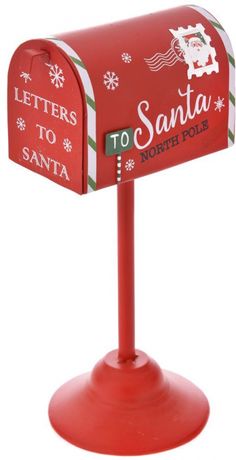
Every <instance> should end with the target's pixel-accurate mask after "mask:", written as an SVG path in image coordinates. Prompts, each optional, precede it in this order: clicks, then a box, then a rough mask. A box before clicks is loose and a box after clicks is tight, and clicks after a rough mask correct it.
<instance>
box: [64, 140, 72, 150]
mask: <svg viewBox="0 0 236 460" xmlns="http://www.w3.org/2000/svg"><path fill="white" fill-rule="evenodd" d="M63 147H64V149H65V150H66V151H67V152H71V151H72V142H71V141H70V139H68V138H66V139H64V141H63Z"/></svg>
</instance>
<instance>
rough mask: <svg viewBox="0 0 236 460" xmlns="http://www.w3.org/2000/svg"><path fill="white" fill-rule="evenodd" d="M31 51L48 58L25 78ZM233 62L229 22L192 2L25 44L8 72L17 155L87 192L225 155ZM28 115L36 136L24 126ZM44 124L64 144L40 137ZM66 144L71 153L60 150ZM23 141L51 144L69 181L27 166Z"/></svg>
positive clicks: (17, 158) (231, 135) (39, 61)
mask: <svg viewBox="0 0 236 460" xmlns="http://www.w3.org/2000/svg"><path fill="white" fill-rule="evenodd" d="M30 47H31V48H32V49H37V50H38V51H42V50H45V49H47V50H49V57H48V61H47V62H46V61H45V62H43V59H46V57H44V58H42V57H41V58H36V57H35V58H34V60H33V65H32V71H31V70H27V72H28V73H29V74H30V77H32V79H31V80H25V81H24V78H22V76H21V75H22V73H23V72H25V69H29V64H27V62H28V61H29V59H28V57H26V55H25V50H27V48H30ZM55 65H57V66H58V68H57V69H56V68H55ZM27 66H28V67H27ZM234 66H235V63H234V57H233V51H232V47H231V44H230V41H229V39H228V36H227V34H226V32H225V31H224V30H223V28H222V26H221V25H220V24H219V22H218V21H217V20H216V19H215V18H214V17H213V16H212V15H211V14H210V13H208V12H207V11H205V10H204V9H202V8H198V7H191V6H186V7H179V8H175V9H172V10H166V11H162V12H160V13H154V14H150V15H147V16H143V17H139V18H135V19H131V20H126V21H122V22H118V23H114V24H109V25H105V26H99V27H94V28H92V29H87V30H81V31H76V32H72V33H66V34H62V35H58V36H57V37H56V38H51V39H48V40H44V41H40V40H35V41H33V42H32V43H31V45H29V43H28V44H25V45H23V47H20V49H19V51H18V52H16V55H15V57H13V61H12V64H11V68H10V74H9V75H10V76H9V107H10V110H9V125H10V132H9V137H10V157H11V158H12V159H14V160H15V161H17V162H19V163H21V164H24V165H25V166H28V167H30V168H31V169H33V170H34V171H36V170H37V172H41V173H42V174H45V175H46V176H47V177H49V178H51V179H53V180H55V181H56V182H58V183H61V184H62V185H64V186H66V187H68V188H71V189H73V190H75V191H77V192H78V193H87V192H90V191H94V190H98V189H100V188H104V187H107V186H110V185H114V184H116V183H119V182H122V181H128V180H132V179H135V178H138V177H141V176H144V175H147V174H150V173H153V172H156V171H160V170H162V169H165V168H168V167H170V166H174V165H177V164H180V163H182V162H185V161H188V160H191V159H194V158H197V157H200V156H202V155H206V154H209V153H212V152H216V151H218V150H222V149H225V148H227V147H228V146H230V145H232V144H233V143H234V119H235V94H234ZM55 71H60V72H61V73H60V74H59V75H58V76H57V77H56V75H55ZM31 74H32V75H31ZM63 78H64V79H63ZM56 81H57V82H58V85H56V83H55V82H56ZM15 87H17V88H18V87H19V94H20V96H19V97H22V91H23V90H28V88H29V92H33V93H34V92H35V93H36V94H39V95H40V96H42V97H43V98H45V99H48V100H49V101H53V102H54V103H56V104H57V105H58V106H63V107H65V108H66V110H67V112H68V113H69V114H70V113H72V119H73V120H74V118H75V116H73V113H76V123H74V122H73V120H72V122H71V120H70V122H69V123H67V122H65V120H64V121H63V120H60V119H56V118H55V117H54V118H53V117H52V116H49V114H45V113H42V114H39V110H38V109H37V110H34V109H32V106H31V107H28V106H27V103H26V104H25V105H24V106H23V105H22V103H20V102H18V101H17V99H16V94H15V93H14V91H15V90H14V88H15ZM26 99H27V97H26ZM49 105H50V104H49ZM50 107H51V105H50ZM39 115H40V116H42V118H40V121H39ZM27 117H30V119H29V121H27V124H29V126H30V131H27V130H26V129H25V130H24V129H23V128H22V129H21V128H20V127H18V125H17V123H18V122H17V120H18V119H21V118H22V119H23V120H24V121H26V118H27ZM27 120H28V118H27ZM36 124H42V125H43V126H44V125H45V128H47V129H48V128H50V129H52V130H53V131H55V133H58V134H57V143H56V142H55V143H54V144H52V145H48V142H47V141H45V139H41V138H39V136H38V134H39V129H40V128H37V130H38V131H37V130H36V128H35V125H36ZM13 132H14V136H13V135H12V133H13ZM49 134H50V133H49ZM51 136H53V135H52V134H51ZM67 139H68V140H69V141H71V144H72V149H71V152H67V150H70V147H69V146H67V147H66V146H63V147H62V145H64V144H63V143H64V141H66V140H67ZM49 144H50V142H49ZM71 144H69V145H71ZM25 145H29V146H30V148H33V149H34V148H36V150H37V149H41V150H42V151H43V153H44V152H46V151H47V149H46V147H48V148H49V149H48V151H47V155H48V156H49V157H52V158H54V159H56V160H57V161H59V163H60V164H65V165H66V166H68V176H69V180H67V179H66V178H65V174H64V175H63V176H64V177H61V176H62V175H61V176H60V177H58V176H57V177H55V176H54V177H53V176H52V174H51V171H50V172H49V171H48V172H47V171H45V169H44V170H43V169H42V168H40V167H38V165H37V164H33V161H31V162H30V161H28V160H27V162H26V161H25V160H24V158H22V148H23V147H24V146H25ZM66 145H67V144H66ZM61 147H62V148H61Z"/></svg>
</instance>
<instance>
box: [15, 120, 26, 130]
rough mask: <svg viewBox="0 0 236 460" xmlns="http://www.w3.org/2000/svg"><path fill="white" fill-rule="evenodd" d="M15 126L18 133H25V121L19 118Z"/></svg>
mask: <svg viewBox="0 0 236 460" xmlns="http://www.w3.org/2000/svg"><path fill="white" fill-rule="evenodd" d="M16 125H17V128H18V129H19V130H20V131H25V128H26V123H25V120H24V119H23V118H21V117H19V118H17V120H16Z"/></svg>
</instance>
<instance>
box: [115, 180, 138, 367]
mask: <svg viewBox="0 0 236 460" xmlns="http://www.w3.org/2000/svg"><path fill="white" fill-rule="evenodd" d="M117 211H118V213H117V218H118V303H119V349H118V359H119V361H127V360H128V359H132V360H133V359H134V358H135V343H134V342H135V327H134V313H135V312H134V181H133V180H132V181H129V182H124V183H123V184H118V185H117Z"/></svg>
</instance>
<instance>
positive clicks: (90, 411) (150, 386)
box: [49, 350, 209, 455]
mask: <svg viewBox="0 0 236 460" xmlns="http://www.w3.org/2000/svg"><path fill="white" fill-rule="evenodd" d="M136 355H137V356H136V359H135V360H134V361H131V360H130V361H126V362H123V363H119V362H118V357H117V356H118V355H117V351H112V352H110V353H108V354H107V355H106V356H105V358H103V359H102V360H101V361H99V362H98V363H97V364H96V366H95V367H94V369H93V370H92V372H91V373H87V374H83V375H81V376H79V377H76V378H75V379H73V380H71V381H69V382H68V383H66V384H65V385H63V386H62V387H61V388H59V390H58V391H57V392H56V393H55V394H54V396H53V398H52V400H51V402H50V405H49V418H50V421H51V424H52V426H53V427H54V429H55V430H56V431H57V433H58V434H60V435H61V436H62V437H63V438H65V439H66V440H67V441H69V442H70V443H72V444H75V445H76V446H78V447H81V448H83V449H86V450H90V451H93V452H100V453H104V454H111V455H141V454H149V453H154V452H160V451H163V450H167V449H172V448H174V447H177V446H179V445H181V444H184V443H186V442H188V441H190V440H191V439H193V438H194V437H195V436H197V435H198V434H199V433H200V431H201V430H202V429H203V427H204V425H205V424H206V422H207V419H208V415H209V405H208V401H207V399H206V397H205V396H204V394H203V393H202V392H201V390H199V389H198V388H197V387H196V386H195V385H193V384H192V383H191V382H189V381H188V380H186V379H184V378H183V377H180V376H179V375H176V374H173V373H172V372H168V371H162V370H161V369H160V367H159V366H158V364H157V363H156V362H155V361H154V360H152V359H151V358H149V357H148V356H147V355H146V354H145V353H143V352H141V351H139V350H137V351H136Z"/></svg>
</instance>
